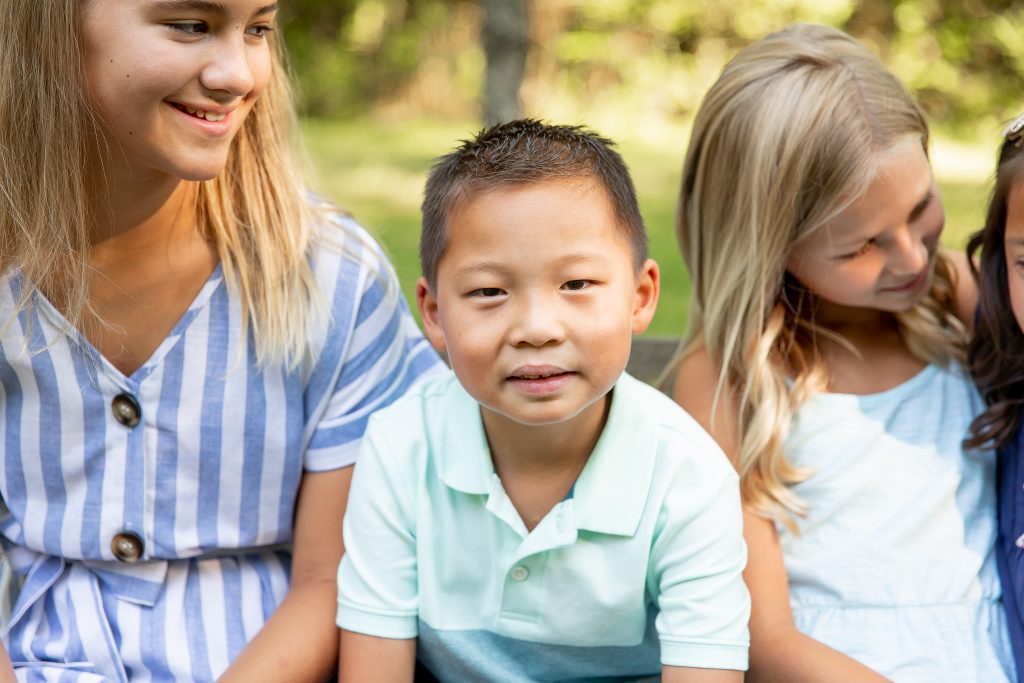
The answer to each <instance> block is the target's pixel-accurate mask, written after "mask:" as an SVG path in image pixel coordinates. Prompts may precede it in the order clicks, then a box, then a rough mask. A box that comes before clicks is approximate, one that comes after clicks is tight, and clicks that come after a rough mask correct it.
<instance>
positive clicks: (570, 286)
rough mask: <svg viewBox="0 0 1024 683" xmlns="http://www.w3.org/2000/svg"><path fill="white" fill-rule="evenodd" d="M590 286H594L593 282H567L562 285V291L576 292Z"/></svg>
mask: <svg viewBox="0 0 1024 683" xmlns="http://www.w3.org/2000/svg"><path fill="white" fill-rule="evenodd" d="M592 284H594V281H593V280H569V281H568V282H566V283H565V284H564V285H562V289H566V290H568V291H570V292H578V291H580V290H581V289H586V288H587V287H589V286H591V285H592Z"/></svg>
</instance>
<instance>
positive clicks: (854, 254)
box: [839, 240, 875, 261]
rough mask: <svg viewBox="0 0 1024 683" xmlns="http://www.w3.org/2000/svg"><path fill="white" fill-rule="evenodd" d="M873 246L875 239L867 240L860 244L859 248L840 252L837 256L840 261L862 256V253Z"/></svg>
mask: <svg viewBox="0 0 1024 683" xmlns="http://www.w3.org/2000/svg"><path fill="white" fill-rule="evenodd" d="M874 246H875V241H874V240H868V241H867V242H865V243H864V244H863V245H861V248H860V249H858V250H857V251H851V252H850V253H849V254H842V255H841V256H840V257H839V259H840V260H842V261H849V260H850V259H855V258H857V257H858V256H863V255H864V254H866V253H868V252H869V251H871V248H872V247H874Z"/></svg>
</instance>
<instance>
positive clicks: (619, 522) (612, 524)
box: [435, 373, 658, 536]
mask: <svg viewBox="0 0 1024 683" xmlns="http://www.w3.org/2000/svg"><path fill="white" fill-rule="evenodd" d="M648 391H650V389H649V388H648V387H646V386H645V385H643V383H642V382H640V381H639V380H637V379H634V378H633V377H631V376H629V375H627V374H625V373H623V374H622V376H621V377H620V378H619V381H618V382H616V384H615V388H614V389H613V391H612V394H611V399H612V404H611V408H610V410H609V411H608V420H607V421H606V422H605V426H604V430H603V431H602V432H601V436H600V438H599V439H598V442H597V445H596V446H595V447H594V451H593V453H591V454H590V459H589V460H588V461H587V464H586V465H585V466H584V467H583V471H582V472H581V473H580V476H579V478H578V479H577V480H576V484H575V485H574V487H573V493H572V498H573V508H574V517H575V521H576V527H577V528H578V529H586V530H588V531H594V532H597V533H604V534H615V535H618V536H632V535H633V534H634V533H636V530H637V528H638V527H639V525H640V519H641V517H642V515H643V511H644V507H645V506H646V504H647V496H648V492H649V490H650V487H651V479H652V477H653V475H654V465H655V461H656V459H657V447H658V437H657V434H656V429H657V422H656V420H655V419H654V417H653V414H654V413H653V412H652V410H651V408H652V407H653V406H650V405H649V404H650V400H649V398H648V397H647V396H646V395H645V394H646V393H647V392H648ZM443 401H444V405H443V406H441V411H442V413H443V418H442V419H443V420H444V423H443V424H444V427H443V431H442V436H441V439H440V444H439V445H440V448H438V450H437V453H436V454H435V456H436V459H437V463H438V473H439V475H440V477H441V480H442V481H443V482H444V483H445V484H446V485H447V486H448V487H450V488H453V489H455V490H457V491H461V492H463V493H469V494H479V495H487V494H489V493H491V491H492V482H493V481H494V476H495V473H494V463H493V462H492V461H491V458H490V449H489V447H488V445H487V437H486V435H485V433H484V426H483V419H482V418H481V416H480V405H479V404H478V403H477V402H476V401H475V400H474V399H473V397H472V396H470V395H469V394H468V393H467V392H466V390H465V389H463V388H462V385H461V384H459V382H458V381H457V380H456V379H455V378H454V376H453V377H452V379H451V383H450V385H449V387H448V390H447V391H446V392H445V394H444V396H443Z"/></svg>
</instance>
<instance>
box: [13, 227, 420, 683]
mask: <svg viewBox="0 0 1024 683" xmlns="http://www.w3.org/2000/svg"><path fill="white" fill-rule="evenodd" d="M341 245H343V246H341ZM312 251H313V254H312V256H311V259H312V263H313V266H314V271H315V274H316V279H317V282H318V284H319V286H320V289H321V292H322V296H323V301H324V305H325V307H327V308H328V309H329V310H330V321H329V323H327V324H325V325H324V326H323V329H321V330H320V331H318V332H316V333H315V334H314V335H313V338H312V341H311V351H310V353H309V354H308V357H307V359H306V360H305V361H304V362H303V363H302V364H301V366H300V367H299V368H298V369H296V370H294V371H289V370H288V369H287V368H285V367H283V366H282V365H271V366H269V367H265V368H263V369H260V368H259V367H257V366H256V364H255V362H254V360H253V359H254V354H253V347H252V343H251V339H250V340H249V343H248V344H243V343H242V339H241V337H240V334H239V323H240V313H239V306H238V302H237V301H236V300H235V298H234V297H233V296H232V294H231V293H230V292H229V289H228V287H227V286H226V283H225V281H224V278H223V276H222V274H221V270H220V268H218V269H217V270H216V271H215V272H214V273H213V274H212V275H211V276H210V278H209V280H208V281H207V282H206V284H205V286H204V287H203V288H202V291H200V293H199V294H198V296H197V297H196V298H195V301H194V302H193V303H192V305H191V306H190V307H189V309H188V311H187V312H186V313H185V315H184V316H183V317H182V319H181V320H180V321H179V322H178V324H177V325H176V326H175V327H174V330H173V331H172V332H171V334H170V335H169V336H168V337H167V338H166V339H165V340H164V341H163V343H162V344H161V345H160V347H159V348H158V349H157V350H156V352H155V353H154V354H153V356H152V357H151V358H150V359H149V360H148V361H147V362H146V363H145V364H144V365H143V366H142V367H141V368H139V369H138V370H136V371H135V372H134V373H132V374H131V375H130V376H127V377H126V376H124V375H123V374H122V373H121V372H119V371H118V370H117V369H116V368H114V367H113V366H112V365H111V364H110V363H109V362H107V361H106V360H105V359H104V358H103V357H102V356H101V355H100V354H99V353H98V352H97V351H96V350H95V349H94V348H93V347H92V346H90V345H89V344H88V343H87V342H85V341H84V340H83V339H81V338H80V337H78V336H77V335H76V334H74V332H72V334H71V335H69V336H66V337H61V336H60V334H59V333H60V331H61V329H62V327H66V322H65V320H64V319H63V318H62V317H61V315H60V313H59V312H58V311H57V310H56V309H55V308H54V307H53V306H52V305H51V304H50V303H49V302H47V301H46V300H45V299H44V298H43V297H42V296H41V295H38V294H36V295H34V298H33V301H34V303H35V305H34V306H33V307H32V308H31V313H30V315H26V314H25V313H24V312H22V313H21V314H20V315H19V317H18V318H17V320H16V321H15V322H14V323H13V324H12V325H10V327H9V328H8V329H7V331H6V334H5V335H4V336H3V339H2V345H0V391H2V394H0V414H2V419H0V444H2V466H0V493H2V495H3V499H4V501H5V502H6V504H7V507H8V508H9V510H10V512H9V514H7V515H6V516H5V517H3V518H2V519H0V541H2V543H3V545H4V549H5V551H6V552H7V555H8V558H9V560H10V562H11V563H12V565H13V566H14V568H15V571H16V572H18V573H19V574H21V575H23V576H24V580H25V583H24V587H23V588H22V591H21V594H20V597H19V599H18V601H17V603H16V604H15V606H14V610H13V613H12V615H11V620H10V623H9V624H8V625H7V628H6V629H5V630H4V633H5V639H4V640H5V643H6V645H7V647H8V649H9V652H10V655H11V659H12V661H13V662H14V664H15V667H16V669H18V676H19V680H22V681H27V680H30V681H62V682H63V681H76V682H80V683H87V682H89V683H91V682H93V681H213V680H214V679H216V678H217V676H218V675H219V674H221V673H222V672H223V671H224V670H225V669H226V668H227V666H228V664H229V663H230V662H231V661H232V660H233V659H234V658H235V657H236V656H237V655H238V653H239V652H240V651H241V649H242V648H243V647H244V646H245V644H246V642H248V641H249V640H250V639H251V638H252V637H253V636H254V635H255V634H256V632H257V631H258V630H259V629H260V627H261V626H262V625H263V623H264V622H265V621H266V619H267V617H268V616H269V615H270V614H271V613H272V612H273V611H274V609H275V608H276V607H277V605H278V604H279V603H280V601H281V600H282V598H283V597H284V595H285V593H286V591H287V587H288V581H289V570H290V559H291V558H290V554H289V552H288V551H287V545H286V544H287V543H288V541H290V539H291V536H292V516H293V512H294V507H295V500H296V493H297V491H298V486H299V480H300V479H301V477H302V474H303V472H304V471H310V472H317V471H326V470H332V469H336V468H340V467H345V466H348V465H351V464H352V463H353V462H354V460H355V457H356V453H357V450H358V445H359V441H360V437H361V436H362V433H363V429H364V427H365V424H366V420H367V417H368V416H369V414H370V413H372V412H373V411H374V410H376V409H377V408H380V407H381V406H383V405H386V404H388V403H390V402H391V401H392V400H393V399H394V398H396V397H398V396H399V395H400V394H402V393H403V392H404V391H405V390H406V389H407V388H408V387H409V386H410V385H411V384H412V383H413V382H414V380H416V379H417V378H418V377H419V376H420V375H422V374H424V373H426V372H429V371H431V370H433V369H435V368H437V367H438V366H439V363H438V359H437V356H436V354H435V353H434V352H433V350H432V349H431V348H430V347H429V345H428V344H427V343H426V341H425V340H424V339H423V337H422V336H421V334H420V332H419V330H418V329H417V327H416V324H415V322H414V321H413V319H412V318H411V316H410V315H409V312H408V309H407V307H406V305H405V303H404V301H403V299H402V296H401V292H400V291H399V289H398V287H397V285H396V284H395V279H394V274H393V272H392V270H391V267H390V265H389V264H388V263H387V260H386V258H385V257H384V256H383V254H382V253H381V252H380V250H379V248H378V247H377V246H376V245H375V244H374V243H373V242H372V241H371V240H370V239H369V237H368V236H366V234H365V233H364V232H363V231H362V229H361V228H359V227H358V226H356V225H355V224H354V223H353V222H351V221H349V220H347V219H338V220H337V221H336V222H327V225H325V226H324V227H323V228H322V229H321V230H320V232H319V233H318V236H317V239H316V245H315V247H314V248H313V250H312ZM20 286H21V284H20V279H19V277H18V276H17V275H13V276H11V277H8V278H7V279H6V280H3V281H0V318H2V319H4V320H6V319H8V318H10V314H11V311H12V310H13V306H14V304H15V301H16V300H17V298H18V295H19V292H20ZM29 318H31V319H29ZM26 349H27V350H28V351H30V353H28V354H27V353H26V352H25V351H26ZM124 394H128V395H130V397H132V398H134V399H135V401H136V402H137V405H138V406H140V407H141V420H139V422H138V424H137V425H135V426H127V425H126V424H125V423H124V421H119V420H118V419H117V418H116V416H115V414H114V410H113V405H114V399H115V397H118V396H121V395H124ZM122 401H123V399H122ZM122 417H123V416H122ZM128 422H130V420H129V421H128ZM119 534H121V535H122V536H121V538H123V537H125V536H124V535H125V534H129V535H132V536H129V537H130V538H135V539H137V540H139V541H141V550H142V554H141V558H140V559H139V561H137V562H134V563H128V562H124V561H119V560H118V559H116V557H117V556H116V555H115V550H116V549H115V548H112V542H113V541H114V539H115V537H118V535H119ZM121 554H122V556H123V555H124V553H121Z"/></svg>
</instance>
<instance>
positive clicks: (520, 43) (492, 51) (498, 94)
mask: <svg viewBox="0 0 1024 683" xmlns="http://www.w3.org/2000/svg"><path fill="white" fill-rule="evenodd" d="M481 5H482V6H483V10H484V12H483V14H484V23H483V29H482V30H481V32H480V36H481V40H482V42H483V47H484V56H485V57H486V59H487V72H486V75H485V77H484V102H483V109H484V112H483V113H484V123H486V124H487V125H488V126H490V125H493V124H495V123H498V122H500V121H512V120H513V119H518V118H520V117H521V116H522V115H523V111H522V107H520V105H519V86H520V85H522V82H523V72H524V70H525V69H526V51H527V49H528V48H529V40H530V36H529V33H530V28H529V19H528V17H527V11H526V0H481Z"/></svg>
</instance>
